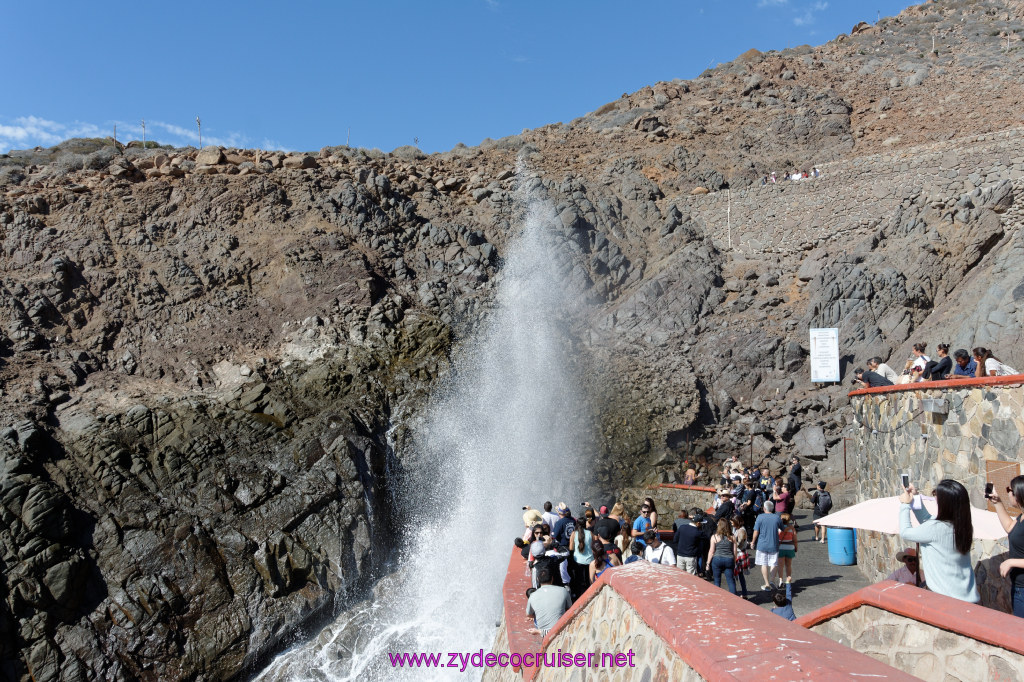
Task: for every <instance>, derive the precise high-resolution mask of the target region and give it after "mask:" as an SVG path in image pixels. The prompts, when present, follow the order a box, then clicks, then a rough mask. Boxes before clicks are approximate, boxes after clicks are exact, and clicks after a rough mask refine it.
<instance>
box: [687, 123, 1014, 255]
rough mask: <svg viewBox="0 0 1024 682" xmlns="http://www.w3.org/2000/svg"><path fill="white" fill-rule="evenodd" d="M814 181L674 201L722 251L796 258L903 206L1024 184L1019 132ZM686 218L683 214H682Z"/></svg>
mask: <svg viewBox="0 0 1024 682" xmlns="http://www.w3.org/2000/svg"><path fill="white" fill-rule="evenodd" d="M821 169H822V175H821V177H819V178H814V179H807V180H800V181H797V182H783V181H779V182H778V183H776V184H774V185H771V184H770V185H765V186H760V185H757V186H754V187H750V188H747V189H743V190H738V191H735V192H728V191H720V192H714V193H711V194H706V195H697V196H680V197H677V198H675V199H674V200H675V202H676V204H677V205H678V206H679V208H680V210H683V209H684V207H686V208H688V209H689V210H690V212H691V213H692V215H693V216H694V218H695V219H696V220H698V221H700V222H702V223H703V224H704V229H705V230H706V231H707V233H708V234H710V235H712V236H713V237H714V238H715V239H716V240H717V241H718V242H719V243H720V244H721V245H723V246H725V247H726V248H735V249H738V250H740V251H742V252H747V253H762V252H776V253H779V252H794V251H800V250H804V249H806V248H810V246H813V245H816V244H818V243H821V242H824V241H834V240H836V239H845V238H847V236H848V233H851V232H864V231H870V230H873V229H877V228H878V226H879V225H880V224H881V221H882V220H883V216H887V215H890V214H891V213H893V212H895V211H896V210H898V209H899V208H900V206H901V205H903V204H904V202H906V201H913V200H915V199H920V200H922V201H923V202H924V203H930V202H931V201H933V200H934V199H936V198H943V199H944V198H947V197H951V196H958V195H961V194H967V193H970V192H972V191H973V190H974V189H976V188H978V187H988V186H992V185H994V184H996V183H998V182H1000V181H1002V180H1004V179H1006V180H1010V181H1011V182H1014V184H1015V185H1017V186H1019V185H1020V184H1021V182H1020V181H1022V180H1024V129H1019V128H1018V129H1012V130H1005V131H1002V132H998V133H989V134H984V135H977V136H974V137H968V138H962V139H958V140H957V141H956V144H955V145H951V144H950V142H948V141H947V142H937V143H934V144H930V145H921V146H919V147H913V148H909V149H900V150H897V151H893V152H891V153H882V154H874V155H871V156H864V157H859V158H856V159H848V160H844V161H841V162H836V163H832V164H828V165H825V166H822V167H821ZM684 213H685V211H684Z"/></svg>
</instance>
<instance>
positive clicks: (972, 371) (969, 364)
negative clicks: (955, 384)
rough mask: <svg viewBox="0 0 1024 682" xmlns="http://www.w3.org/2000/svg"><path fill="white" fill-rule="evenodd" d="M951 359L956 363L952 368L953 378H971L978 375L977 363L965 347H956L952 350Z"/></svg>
mask: <svg viewBox="0 0 1024 682" xmlns="http://www.w3.org/2000/svg"><path fill="white" fill-rule="evenodd" d="M953 360H954V362H955V363H956V367H954V368H953V375H952V378H953V379H971V378H973V377H976V376H977V375H978V363H976V362H975V361H974V358H972V357H971V354H970V353H968V352H967V349H966V348H957V349H956V350H955V351H953Z"/></svg>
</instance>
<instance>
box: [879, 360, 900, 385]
mask: <svg viewBox="0 0 1024 682" xmlns="http://www.w3.org/2000/svg"><path fill="white" fill-rule="evenodd" d="M875 372H877V373H878V374H881V375H882V376H883V377H885V378H886V379H888V380H889V381H891V382H892V383H894V384H895V383H896V382H897V381H898V380H899V378H900V375H899V374H896V370H894V369H893V368H892V367H890V366H889V365H887V364H885V363H884V362H883V363H881V364H880V365H878V369H876V370H875Z"/></svg>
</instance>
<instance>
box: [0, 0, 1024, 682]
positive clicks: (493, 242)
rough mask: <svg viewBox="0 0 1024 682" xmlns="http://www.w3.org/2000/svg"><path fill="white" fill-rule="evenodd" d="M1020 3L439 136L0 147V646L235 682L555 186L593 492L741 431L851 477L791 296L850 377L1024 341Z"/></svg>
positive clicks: (373, 507) (323, 606)
mask: <svg viewBox="0 0 1024 682" xmlns="http://www.w3.org/2000/svg"><path fill="white" fill-rule="evenodd" d="M1022 30H1024V9H1022V6H1021V3H1018V2H1010V1H1008V0H983V1H976V2H969V1H967V0H959V1H958V0H947V1H943V2H932V3H928V4H925V5H922V6H920V7H916V8H911V9H909V10H907V11H906V12H904V13H903V14H902V15H900V16H899V17H895V18H889V19H884V20H882V21H881V22H879V24H878V25H876V26H867V25H861V26H858V27H855V30H854V31H853V32H851V33H850V34H849V35H842V36H839V37H838V38H836V39H835V40H833V41H831V42H829V43H827V44H825V45H822V46H819V47H800V48H794V49H789V50H785V51H781V52H768V53H759V52H757V51H754V50H752V51H750V52H747V53H744V54H743V55H741V56H740V57H739V58H738V59H736V60H735V61H733V62H731V63H728V64H724V65H721V66H719V67H716V68H715V69H711V70H708V71H707V72H705V73H703V74H701V75H700V76H699V77H698V78H696V79H693V80H690V81H673V82H664V83H658V84H656V85H653V86H651V87H649V88H644V89H643V90H641V91H638V92H636V93H632V94H627V95H624V96H623V97H621V98H620V99H618V100H615V101H613V102H610V103H609V104H607V105H606V106H604V107H601V108H600V109H598V110H597V111H595V112H592V113H590V114H588V115H586V116H583V117H581V118H579V119H576V120H574V121H571V122H569V123H556V124H552V125H549V126H545V127H543V128H540V129H537V130H532V131H524V133H523V134H522V135H517V136H513V137H510V138H505V139H501V140H497V141H493V140H487V141H485V142H484V143H483V144H481V145H480V146H479V147H474V148H469V147H464V146H459V147H457V148H455V149H453V150H451V151H450V152H446V153H444V154H435V155H430V156H427V155H424V154H422V153H420V152H419V151H418V150H416V149H413V148H399V149H396V150H394V151H393V152H391V153H387V154H385V153H381V152H378V151H376V150H374V151H367V150H359V149H349V148H346V147H325V148H324V149H322V150H320V151H319V152H317V153H289V154H284V153H275V152H265V151H259V150H238V149H218V148H206V149H202V150H195V149H141V148H137V147H134V148H133V147H129V148H127V149H122V148H119V147H115V146H112V145H109V144H106V143H105V142H104V141H88V140H72V141H68V142H66V143H64V144H62V145H58V146H57V147H54V148H52V149H48V150H30V151H21V152H12V153H10V154H8V155H5V156H4V157H2V158H0V248H2V254H3V256H2V260H0V294H2V295H0V318H2V319H3V320H5V322H6V324H5V325H4V326H3V327H2V328H0V409H2V414H3V420H2V423H3V424H5V425H8V426H9V428H6V429H5V430H3V431H2V433H0V456H2V461H3V474H2V478H0V514H2V515H3V518H4V524H3V529H2V530H0V564H2V566H3V578H2V581H0V597H2V601H0V666H2V667H0V669H2V670H3V671H4V674H5V675H6V676H8V677H11V678H14V679H35V680H49V679H60V678H64V679H86V680H87V679H134V678H143V679H158V678H159V679H225V678H229V677H232V676H236V675H239V674H244V672H245V671H246V670H247V666H250V665H251V664H253V663H254V662H256V661H258V660H259V659H260V657H262V656H264V655H265V654H266V653H267V652H269V651H272V650H273V649H274V648H275V647H276V646H278V645H279V643H280V642H281V640H282V638H283V637H285V636H287V634H288V633H289V632H291V631H292V630H293V629H294V628H295V627H297V626H298V625H299V624H301V623H303V622H307V621H309V620H310V619H311V618H316V617H317V616H318V615H320V614H324V613H326V612H327V611H331V610H333V609H334V608H336V607H337V605H338V604H339V603H340V602H343V601H344V600H345V599H347V598H348V597H350V596H353V595H355V594H357V593H361V592H362V591H363V590H364V589H365V587H366V586H367V585H368V583H369V582H370V581H372V580H373V579H374V577H375V575H376V573H375V571H376V570H377V569H378V568H379V567H380V565H381V564H382V562H384V561H385V560H386V559H387V557H386V556H384V555H382V554H381V553H380V552H379V551H377V550H376V547H379V546H381V545H380V543H374V542H373V537H374V533H375V532H389V531H390V530H392V529H393V527H394V526H395V524H396V523H398V522H399V521H400V520H396V519H393V518H391V517H389V514H388V510H389V509H391V508H392V507H391V506H390V505H389V496H390V495H391V494H392V491H393V490H394V489H395V487H396V486H399V485H401V482H402V480H403V475H404V474H403V471H408V470H415V469H416V467H417V462H416V458H415V449H414V448H411V447H409V444H410V442H411V441H412V440H414V438H415V434H412V433H410V432H409V431H408V429H407V428H406V424H407V420H406V419H405V417H407V416H409V415H412V414H415V413H416V411H417V410H418V409H419V408H420V407H421V406H422V405H423V402H424V400H423V399H424V397H425V396H426V394H427V391H428V390H429V389H430V386H431V385H432V384H433V383H434V382H435V381H436V380H437V379H438V378H439V377H443V376H444V374H445V373H446V371H447V366H448V356H449V351H450V349H451V348H452V346H453V344H455V343H458V341H459V340H460V339H462V338H464V337H465V335H466V334H467V333H468V331H469V330H471V329H472V328H474V326H475V325H476V323H477V322H478V321H479V320H480V319H481V316H484V315H486V314H487V310H488V306H489V304H490V300H491V292H492V289H493V286H494V283H495V281H496V280H498V279H500V277H501V263H502V260H501V259H502V254H503V253H504V252H505V250H506V248H507V246H508V244H509V243H510V242H511V240H513V239H515V237H516V234H517V231H518V229H519V215H520V212H521V211H522V210H523V208H524V207H523V205H522V203H521V201H517V196H520V197H521V196H532V197H536V198H540V199H543V200H545V201H548V202H550V205H551V207H552V208H553V213H554V215H556V216H557V218H555V219H554V220H553V221H552V223H553V224H552V226H551V227H552V231H553V232H554V233H555V243H556V248H557V251H558V255H559V260H560V263H561V268H562V270H563V275H564V278H565V281H566V283H567V284H566V285H567V287H569V289H570V291H572V292H574V294H575V295H576V296H577V297H578V298H579V300H580V302H581V305H580V307H579V312H578V314H577V315H576V317H575V318H574V319H572V320H570V321H569V322H570V324H571V325H572V327H573V329H574V330H575V338H576V347H575V348H573V349H572V350H573V353H574V355H575V356H576V357H577V358H578V360H577V361H578V363H579V369H580V372H581V375H582V376H584V377H585V379H584V387H585V389H586V391H587V392H588V394H589V397H590V399H591V401H592V406H593V408H592V409H593V411H594V413H595V427H596V429H598V430H599V432H600V433H599V435H600V438H597V439H595V440H596V442H598V443H600V444H601V448H602V449H601V451H600V452H597V453H595V455H594V466H593V471H592V472H591V473H592V474H593V480H592V481H591V482H590V483H592V484H593V485H594V486H595V487H596V488H597V489H598V490H600V491H604V492H608V493H613V492H614V491H616V490H619V489H621V488H624V487H629V486H635V485H639V484H643V483H647V482H651V481H654V480H673V479H674V478H676V477H678V476H679V475H680V470H681V469H683V468H685V467H684V464H683V462H689V461H692V458H693V457H694V456H696V455H701V454H703V455H707V456H711V455H714V454H716V453H728V452H734V451H735V452H739V453H740V454H743V455H747V454H748V453H750V452H753V456H754V458H755V459H760V458H762V457H768V458H775V460H776V461H781V458H782V457H783V456H785V455H787V454H790V453H793V452H795V453H799V454H803V455H806V456H807V457H809V458H812V459H814V460H817V463H815V464H812V465H810V466H807V467H805V470H806V471H807V472H808V475H812V476H815V477H826V478H828V477H833V476H835V475H836V471H837V468H836V463H835V462H836V460H835V458H834V457H831V458H830V457H829V454H830V453H832V454H834V453H835V451H837V449H839V448H841V443H840V440H841V435H840V431H841V429H842V427H843V426H844V425H845V423H846V421H847V419H848V415H847V414H846V412H845V411H844V410H843V408H844V407H845V405H846V398H845V392H846V391H847V390H848V388H849V387H848V386H843V387H814V386H812V385H811V384H810V383H809V381H808V379H809V376H808V375H809V372H808V367H807V364H806V358H805V355H806V346H807V329H808V327H811V326H838V327H839V328H840V332H841V333H840V342H841V349H842V354H843V358H844V366H845V367H846V368H847V369H849V366H850V364H851V363H860V362H863V360H865V359H866V358H867V357H869V356H871V355H876V354H878V355H882V356H883V357H887V356H891V357H892V358H893V362H894V363H896V364H900V363H901V362H902V360H903V358H904V356H905V355H907V353H908V350H909V345H910V344H911V343H912V342H915V341H918V340H921V341H925V342H928V343H929V344H930V346H931V347H934V344H935V343H938V342H949V343H953V344H956V345H963V346H965V347H970V346H971V345H974V344H983V345H987V346H991V347H993V348H994V349H995V350H996V353H997V355H999V356H1000V357H1002V358H1003V359H1004V360H1006V361H1007V362H1009V363H1010V364H1015V365H1016V366H1018V367H1024V355H1021V352H1020V351H1019V349H1018V344H1016V343H1015V341H1017V340H1018V338H1019V336H1020V333H1021V328H1022V319H1024V312H1022V308H1021V305H1020V301H1021V300H1024V294H1022V293H1021V290H1022V287H1021V286H1020V285H1021V282H1022V281H1024V277H1022V274H1024V273H1022V272H1021V269H1020V265H1019V264H1020V263H1022V262H1024V260H1022V259H1021V258H1020V257H1019V251H1020V249H1021V248H1024V246H1022V243H1021V241H1020V236H1019V234H1020V230H1019V229H1018V227H1019V226H1020V215H1019V208H1018V206H1017V204H1016V203H1015V197H1016V195H1017V193H1018V191H1019V190H1020V189H1021V183H1022V182H1024V131H1022V130H1020V129H1019V128H1017V127H1016V126H1018V125H1019V114H1018V112H1019V110H1020V105H1021V103H1022V100H1024V90H1022V85H1021V76H1020V74H1021V73H1022V70H1021V68H1020V67H1021V60H1022V58H1024V51H1022V50H1021V48H1020V44H1019V40H1018V34H1019V32H1021V31H1022ZM933 37H934V38H935V43H934V45H935V47H934V50H933V47H932V38H933ZM814 165H816V166H817V167H819V168H820V169H821V170H822V175H821V177H819V178H816V179H808V180H801V181H798V182H780V183H777V184H769V185H764V186H762V185H761V184H760V179H761V178H762V177H763V176H765V175H767V174H769V173H771V172H773V171H774V172H777V173H778V174H779V175H782V174H783V173H785V172H787V171H791V170H794V169H809V168H810V167H811V166H814Z"/></svg>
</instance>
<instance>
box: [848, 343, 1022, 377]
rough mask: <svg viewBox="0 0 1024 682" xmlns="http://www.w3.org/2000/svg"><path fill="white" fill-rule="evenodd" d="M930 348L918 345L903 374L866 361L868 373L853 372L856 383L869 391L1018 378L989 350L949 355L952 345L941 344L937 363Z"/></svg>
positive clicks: (879, 361) (961, 350) (878, 361)
mask: <svg viewBox="0 0 1024 682" xmlns="http://www.w3.org/2000/svg"><path fill="white" fill-rule="evenodd" d="M926 350H927V344H924V343H915V344H914V346H913V348H912V349H911V353H912V356H911V357H910V358H909V359H908V360H907V361H906V363H905V365H904V367H903V370H902V372H901V373H899V374H897V373H896V370H894V369H893V368H892V367H890V366H889V365H887V364H886V363H884V362H882V359H881V358H878V357H874V358H871V359H869V360H868V361H867V369H861V368H858V369H856V370H854V376H855V377H856V381H858V382H860V383H861V384H863V385H864V386H866V387H868V388H874V387H876V386H894V385H896V384H909V383H914V382H918V381H943V380H947V379H970V378H974V377H997V376H1009V375H1011V374H1018V372H1017V370H1015V369H1014V368H1013V367H1010V366H1009V365H1007V364H1005V363H1003V362H1002V361H1000V360H999V358H997V357H996V356H995V355H993V354H992V351H991V350H989V349H988V348H984V347H982V346H978V347H977V348H974V349H973V350H972V351H971V352H970V353H968V352H967V349H965V348H958V349H956V350H955V351H953V355H952V356H950V354H949V344H946V343H940V344H939V345H938V346H937V348H936V353H935V355H936V357H935V359H932V358H930V357H929V356H928V355H927V354H926Z"/></svg>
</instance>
